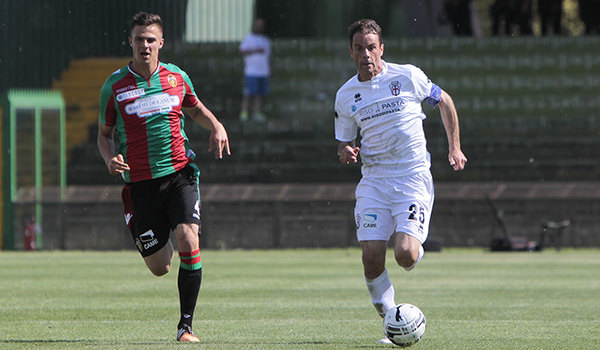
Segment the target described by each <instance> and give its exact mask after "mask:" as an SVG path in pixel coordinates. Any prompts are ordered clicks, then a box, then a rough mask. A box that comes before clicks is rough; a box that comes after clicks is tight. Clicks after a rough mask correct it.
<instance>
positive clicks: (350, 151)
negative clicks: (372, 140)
mask: <svg viewBox="0 0 600 350" xmlns="http://www.w3.org/2000/svg"><path fill="white" fill-rule="evenodd" d="M359 151H360V147H351V146H348V145H347V146H346V147H344V148H342V149H341V150H340V163H342V164H353V163H356V162H358V152H359Z"/></svg>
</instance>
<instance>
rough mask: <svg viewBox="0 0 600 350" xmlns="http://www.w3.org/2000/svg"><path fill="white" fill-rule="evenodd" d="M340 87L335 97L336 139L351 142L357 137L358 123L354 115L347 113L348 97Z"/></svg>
mask: <svg viewBox="0 0 600 350" xmlns="http://www.w3.org/2000/svg"><path fill="white" fill-rule="evenodd" d="M345 95H346V94H344V93H343V89H340V90H339V91H338V93H337V95H336V97H335V120H334V126H335V139H336V140H338V141H340V142H351V141H354V139H356V135H357V132H358V125H357V124H356V120H355V119H354V117H353V116H352V115H350V114H348V113H347V106H348V104H347V102H346V101H344V100H345V99H347V97H346V96H345Z"/></svg>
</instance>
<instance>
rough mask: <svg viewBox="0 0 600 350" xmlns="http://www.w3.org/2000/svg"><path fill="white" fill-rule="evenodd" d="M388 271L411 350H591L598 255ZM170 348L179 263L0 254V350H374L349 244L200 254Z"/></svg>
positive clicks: (469, 254)
mask: <svg viewBox="0 0 600 350" xmlns="http://www.w3.org/2000/svg"><path fill="white" fill-rule="evenodd" d="M388 258H389V259H388V261H389V262H390V263H389V264H388V270H389V271H390V275H391V278H392V281H393V282H394V285H395V288H396V301H397V302H399V303H400V302H410V303H413V304H416V305H418V306H419V307H421V309H422V310H423V311H424V313H425V315H426V317H427V331H426V332H425V337H424V338H423V340H422V341H421V342H420V343H418V344H416V345H415V346H413V347H412V348H413V349H585V350H589V349H600V250H590V249H585V250H563V251H561V252H555V251H551V250H547V251H544V252H542V253H489V252H485V251H482V250H476V249H471V250H453V249H447V250H445V251H444V252H442V253H428V254H426V256H425V259H424V260H423V261H422V262H421V263H420V264H419V265H418V266H417V268H416V269H415V270H413V271H412V272H410V273H407V272H404V271H403V270H401V269H400V268H398V267H397V266H393V265H392V264H391V261H392V259H391V255H390V256H389V257H388ZM202 260H203V264H204V277H203V283H202V289H201V291H200V298H199V301H198V306H197V311H196V316H195V322H194V329H195V331H196V333H197V334H198V335H199V336H200V337H201V339H202V344H201V345H200V346H198V344H178V343H177V342H176V341H175V332H176V329H175V328H176V324H177V321H178V317H179V316H178V300H177V290H176V276H177V274H176V269H175V270H174V271H172V272H171V273H169V274H168V275H166V276H163V277H160V278H157V277H154V276H152V275H151V274H150V273H149V272H148V271H147V269H146V267H145V266H144V265H143V263H142V261H141V259H140V257H139V256H138V254H137V253H136V252H81V251H77V252H34V253H25V252H0V349H85V348H94V349H181V348H192V347H201V348H203V349H384V348H394V347H393V346H391V345H381V344H376V341H377V340H378V339H379V338H380V337H381V336H382V327H381V320H380V319H379V318H378V316H377V315H376V313H375V310H374V308H373V307H372V306H371V304H370V299H369V297H368V294H367V291H366V288H365V286H364V282H363V278H362V268H361V265H360V252H359V251H358V250H357V249H332V250H320V249H318V250H317V249H316V250H275V251H204V252H203V255H202Z"/></svg>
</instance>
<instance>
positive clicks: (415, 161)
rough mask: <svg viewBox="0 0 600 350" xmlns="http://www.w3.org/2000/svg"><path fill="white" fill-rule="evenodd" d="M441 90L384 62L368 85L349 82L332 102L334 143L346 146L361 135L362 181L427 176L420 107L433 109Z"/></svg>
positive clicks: (415, 71)
mask: <svg viewBox="0 0 600 350" xmlns="http://www.w3.org/2000/svg"><path fill="white" fill-rule="evenodd" d="M440 99H441V89H440V88H439V87H438V86H437V85H435V84H433V83H432V82H431V81H430V80H429V79H428V78H427V76H426V75H425V73H423V71H422V70H420V69H419V68H417V67H415V66H413V65H409V64H406V65H399V64H392V63H386V62H383V70H382V71H381V72H380V73H379V74H378V75H376V76H375V77H373V78H371V80H369V81H364V82H361V81H359V80H358V75H355V76H354V77H352V78H351V79H350V80H348V81H347V82H346V83H345V84H344V85H343V86H342V87H341V88H340V89H339V90H338V92H337V94H336V98H335V116H336V118H335V138H336V139H337V140H338V141H341V142H351V141H353V140H354V139H355V138H356V133H357V131H358V129H360V135H361V149H360V157H361V161H362V175H363V177H388V176H406V175H411V174H415V173H418V172H422V171H428V170H429V168H430V166H431V162H430V156H429V152H427V147H426V146H427V141H426V140H425V132H424V131H423V120H424V119H425V114H424V113H423V109H422V108H421V102H422V101H426V102H428V103H430V104H431V105H433V106H437V104H438V103H439V102H440Z"/></svg>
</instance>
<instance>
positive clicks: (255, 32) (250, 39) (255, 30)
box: [239, 18, 271, 122]
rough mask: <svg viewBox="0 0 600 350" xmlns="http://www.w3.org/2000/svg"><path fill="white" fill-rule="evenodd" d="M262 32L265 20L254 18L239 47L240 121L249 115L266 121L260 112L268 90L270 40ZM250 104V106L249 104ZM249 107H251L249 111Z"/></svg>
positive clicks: (260, 120)
mask: <svg viewBox="0 0 600 350" xmlns="http://www.w3.org/2000/svg"><path fill="white" fill-rule="evenodd" d="M264 33H265V21H264V20H263V19H262V18H257V19H255V20H254V23H253V25H252V33H250V34H248V35H246V36H245V37H244V39H243V40H242V43H241V44H240V47H239V50H240V53H241V54H242V55H243V56H244V80H245V85H244V97H243V99H242V108H241V112H240V116H239V118H240V121H242V122H246V121H248V119H249V118H250V117H251V119H252V120H253V121H256V122H264V121H266V117H265V115H264V114H263V112H262V104H263V99H264V97H265V96H266V95H267V94H268V92H269V78H270V76H271V64H270V59H271V40H269V38H268V37H267V36H266V35H265V34H264ZM251 104H252V106H250V105H251ZM250 108H252V110H251V111H250ZM250 112H251V113H252V115H250Z"/></svg>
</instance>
